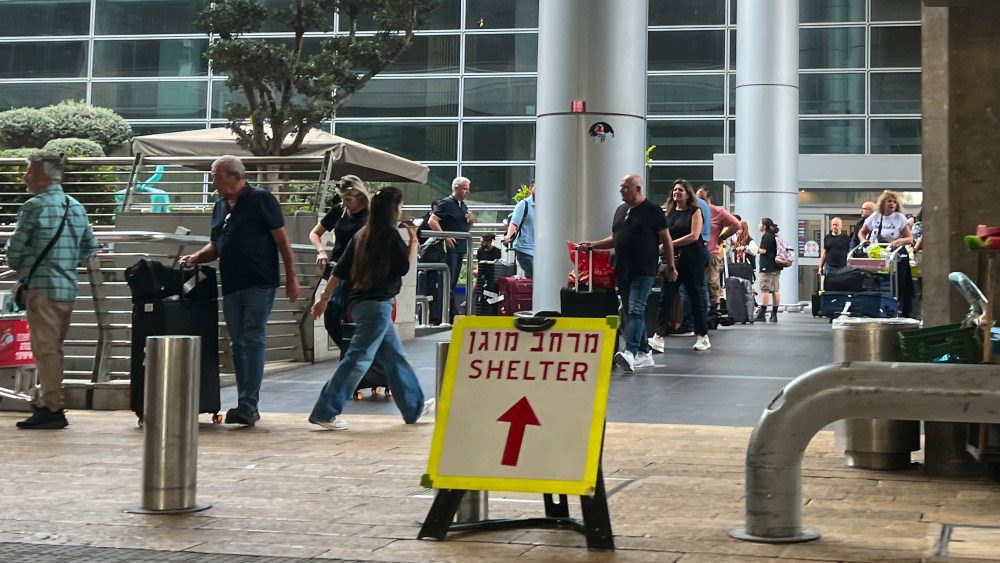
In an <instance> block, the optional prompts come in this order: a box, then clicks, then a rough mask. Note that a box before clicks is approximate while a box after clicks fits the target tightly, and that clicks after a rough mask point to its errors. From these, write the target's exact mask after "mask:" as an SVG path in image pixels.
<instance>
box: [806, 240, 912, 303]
mask: <svg viewBox="0 0 1000 563" xmlns="http://www.w3.org/2000/svg"><path fill="white" fill-rule="evenodd" d="M872 246H877V247H879V248H880V249H881V252H880V253H878V255H877V256H876V257H871V256H870V254H869V256H868V257H854V256H851V257H848V259H847V266H848V267H849V268H855V269H859V270H865V271H868V272H871V273H872V274H873V275H875V276H876V278H877V279H878V290H877V291H822V293H820V314H821V315H822V316H826V317H829V318H830V319H833V318H835V317H838V316H841V315H844V316H853V317H876V318H894V317H898V316H899V312H900V302H899V298H900V296H899V264H900V261H901V258H902V256H903V253H907V254H906V255H907V256H909V254H908V253H909V250H908V249H907V247H906V246H905V245H904V246H900V247H899V248H897V249H895V250H892V251H890V245H889V244H884V243H879V244H876V245H872ZM870 252H871V251H869V253H870Z"/></svg>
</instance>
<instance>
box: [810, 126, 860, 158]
mask: <svg viewBox="0 0 1000 563" xmlns="http://www.w3.org/2000/svg"><path fill="white" fill-rule="evenodd" d="M799 152H800V153H801V154H862V153H864V152H865V122H864V121H863V120H860V119H851V120H848V119H817V120H813V119H809V120H805V119H803V120H799Z"/></svg>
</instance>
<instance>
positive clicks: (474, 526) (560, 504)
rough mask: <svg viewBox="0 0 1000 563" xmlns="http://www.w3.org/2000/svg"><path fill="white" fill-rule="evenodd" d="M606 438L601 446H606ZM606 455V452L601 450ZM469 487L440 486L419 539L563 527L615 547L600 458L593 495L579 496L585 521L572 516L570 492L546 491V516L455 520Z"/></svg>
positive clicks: (590, 544) (598, 545)
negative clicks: (565, 493) (553, 492)
mask: <svg viewBox="0 0 1000 563" xmlns="http://www.w3.org/2000/svg"><path fill="white" fill-rule="evenodd" d="M603 447H604V443H603V438H602V440H601V448H602V449H603ZM602 457H603V454H602ZM467 492H468V491H466V490H464V489H441V490H439V491H438V492H437V496H435V497H434V503H433V504H431V509H430V511H429V512H428V513H427V518H426V519H425V520H424V524H423V526H421V528H420V533H419V534H418V535H417V539H423V538H434V539H437V540H443V539H445V536H447V535H448V532H488V531H494V530H510V529H514V528H563V529H568V530H574V531H577V532H580V533H581V534H583V535H584V536H586V537H587V549H614V548H615V536H614V534H613V533H612V532H611V513H610V511H609V510H608V496H607V493H606V492H605V490H604V470H603V469H602V464H601V462H598V465H597V484H596V486H595V487H594V494H593V495H592V496H586V495H584V496H581V497H580V509H581V511H582V512H583V521H582V522H581V521H579V520H576V519H574V518H570V517H569V498H568V497H567V495H558V497H559V499H558V501H556V496H557V495H550V494H546V495H544V496H543V498H544V499H545V517H543V518H521V519H496V520H481V521H479V522H469V523H466V524H455V523H454V522H455V513H457V512H458V505H459V504H460V503H461V502H462V497H463V496H465V493H467Z"/></svg>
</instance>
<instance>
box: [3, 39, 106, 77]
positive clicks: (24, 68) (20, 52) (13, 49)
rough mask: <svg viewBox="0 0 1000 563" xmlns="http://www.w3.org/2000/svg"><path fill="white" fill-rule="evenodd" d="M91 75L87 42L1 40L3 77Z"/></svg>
mask: <svg viewBox="0 0 1000 563" xmlns="http://www.w3.org/2000/svg"><path fill="white" fill-rule="evenodd" d="M83 76H87V42H86V41H26V42H23V43H0V78H70V77H83Z"/></svg>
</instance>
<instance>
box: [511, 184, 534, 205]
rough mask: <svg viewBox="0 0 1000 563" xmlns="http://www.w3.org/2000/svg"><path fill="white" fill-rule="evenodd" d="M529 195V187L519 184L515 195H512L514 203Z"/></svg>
mask: <svg viewBox="0 0 1000 563" xmlns="http://www.w3.org/2000/svg"><path fill="white" fill-rule="evenodd" d="M530 195H531V186H529V185H527V184H521V186H520V187H519V188H517V193H515V194H514V203H520V202H521V200H522V199H524V198H526V197H528V196H530Z"/></svg>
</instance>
